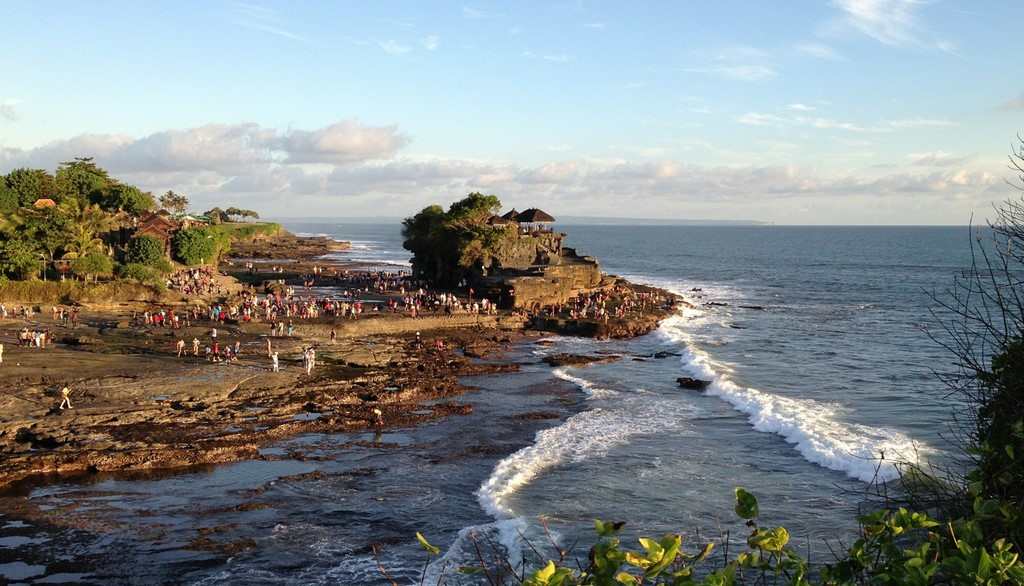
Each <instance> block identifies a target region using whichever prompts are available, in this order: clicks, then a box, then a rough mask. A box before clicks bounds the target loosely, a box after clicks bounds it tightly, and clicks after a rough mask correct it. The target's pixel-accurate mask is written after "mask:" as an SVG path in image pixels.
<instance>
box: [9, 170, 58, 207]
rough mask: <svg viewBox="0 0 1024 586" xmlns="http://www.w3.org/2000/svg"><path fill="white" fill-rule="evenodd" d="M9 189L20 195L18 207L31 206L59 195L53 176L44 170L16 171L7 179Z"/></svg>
mask: <svg viewBox="0 0 1024 586" xmlns="http://www.w3.org/2000/svg"><path fill="white" fill-rule="evenodd" d="M5 182H6V183H7V187H8V189H11V190H12V191H14V192H15V193H17V194H18V205H20V206H31V205H32V204H33V203H35V202H36V200H38V199H42V198H52V197H55V196H56V195H57V184H56V183H55V182H54V179H53V176H52V175H50V174H49V173H47V172H46V170H44V169H27V168H21V169H15V170H13V171H11V172H10V173H8V174H7V177H6V178H5Z"/></svg>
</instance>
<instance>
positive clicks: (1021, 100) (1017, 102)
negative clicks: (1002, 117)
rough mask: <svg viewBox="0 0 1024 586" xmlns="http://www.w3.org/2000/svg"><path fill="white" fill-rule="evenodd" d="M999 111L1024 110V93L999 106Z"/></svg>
mask: <svg viewBox="0 0 1024 586" xmlns="http://www.w3.org/2000/svg"><path fill="white" fill-rule="evenodd" d="M998 109H999V110H1002V111H1004V112H1013V111H1016V110H1024V93H1022V94H1021V95H1019V96H1017V97H1016V98H1013V99H1011V100H1007V101H1005V102H1003V103H1002V104H999V108H998Z"/></svg>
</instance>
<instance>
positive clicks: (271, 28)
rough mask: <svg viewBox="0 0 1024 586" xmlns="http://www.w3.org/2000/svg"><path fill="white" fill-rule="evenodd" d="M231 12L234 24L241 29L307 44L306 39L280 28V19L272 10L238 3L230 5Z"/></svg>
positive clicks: (307, 40)
mask: <svg viewBox="0 0 1024 586" xmlns="http://www.w3.org/2000/svg"><path fill="white" fill-rule="evenodd" d="M232 12H234V23H235V24H237V25H238V26H241V27H243V28H247V29H250V30H254V31H259V32H264V33H268V34H271V35H274V36H276V37H281V38H285V39H289V40H292V41H299V42H302V43H308V42H309V39H307V38H306V37H304V36H302V35H299V34H296V33H293V32H292V31H290V30H288V29H286V28H284V27H282V26H281V25H280V21H281V17H280V15H278V13H277V11H276V10H274V9H273V8H267V7H265V6H257V5H255V4H246V3H242V2H238V3H235V4H234V5H232Z"/></svg>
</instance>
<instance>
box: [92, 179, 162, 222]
mask: <svg viewBox="0 0 1024 586" xmlns="http://www.w3.org/2000/svg"><path fill="white" fill-rule="evenodd" d="M95 203H99V204H100V207H102V208H103V209H104V210H107V211H111V212H113V211H124V212H128V213H129V214H132V215H135V216H137V215H139V214H141V213H143V212H146V211H149V210H151V209H153V208H154V207H156V200H154V199H153V194H151V193H148V192H145V191H142V190H141V189H139V188H138V187H135V186H134V185H124V184H121V183H117V184H115V185H111V186H110V187H109V188H108V189H107V190H106V192H104V193H103V195H102V196H101V199H100V201H98V202H95Z"/></svg>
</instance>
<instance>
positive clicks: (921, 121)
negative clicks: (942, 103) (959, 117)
mask: <svg viewBox="0 0 1024 586" xmlns="http://www.w3.org/2000/svg"><path fill="white" fill-rule="evenodd" d="M888 124H889V126H891V127H893V128H949V127H952V126H960V124H958V123H957V122H953V121H951V120H944V119H937V118H906V119H903V120H890V121H889V122H888Z"/></svg>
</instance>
